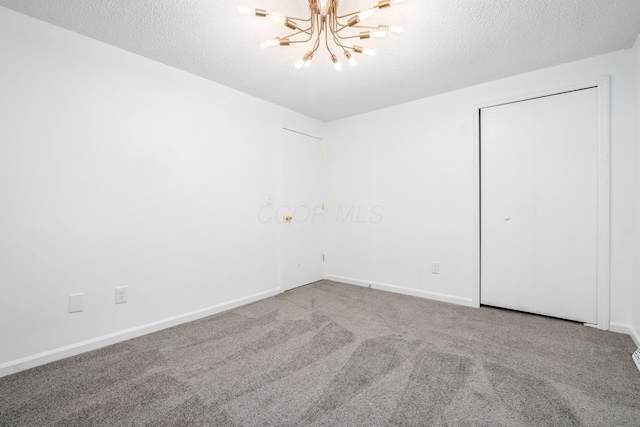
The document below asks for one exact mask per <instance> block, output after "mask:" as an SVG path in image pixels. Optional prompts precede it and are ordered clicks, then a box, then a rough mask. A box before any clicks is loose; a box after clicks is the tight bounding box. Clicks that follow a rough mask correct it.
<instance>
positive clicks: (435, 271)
mask: <svg viewBox="0 0 640 427" xmlns="http://www.w3.org/2000/svg"><path fill="white" fill-rule="evenodd" d="M431 274H440V263H439V262H433V263H431Z"/></svg>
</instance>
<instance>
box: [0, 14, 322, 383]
mask: <svg viewBox="0 0 640 427" xmlns="http://www.w3.org/2000/svg"><path fill="white" fill-rule="evenodd" d="M0 58H1V60H0V61H1V65H0V117H1V118H2V126H0V201H1V202H0V203H1V204H0V236H1V237H0V289H1V290H2V292H1V297H0V374H2V373H3V372H4V373H6V371H7V370H11V369H20V368H24V367H28V366H30V363H29V362H28V360H18V359H21V358H25V357H27V358H29V357H31V356H34V355H38V354H39V353H42V352H48V351H51V350H55V349H58V348H60V347H64V346H69V345H74V344H77V343H80V342H83V341H85V340H91V339H95V338H97V337H101V336H104V335H107V334H113V333H118V332H120V331H124V330H127V329H129V328H135V327H138V326H140V325H144V324H147V323H150V322H157V321H160V320H162V319H166V318H168V317H171V316H178V315H182V314H184V313H189V312H192V311H194V310H199V309H203V308H206V307H210V306H215V305H219V304H223V305H224V304H225V303H228V302H230V301H234V300H237V299H243V298H247V297H250V296H253V295H256V294H257V295H258V296H264V295H268V294H269V293H270V292H271V291H274V290H276V289H277V288H278V286H279V283H278V270H277V258H276V256H277V255H276V254H277V229H276V228H275V227H276V225H275V224H270V225H265V224H261V223H260V222H259V221H258V210H259V208H260V207H261V206H263V205H264V204H265V203H266V200H267V195H268V194H275V193H276V191H277V182H276V180H277V173H276V165H277V141H278V123H279V122H280V121H283V122H286V123H289V124H294V125H296V126H299V127H302V128H305V129H308V130H309V131H311V132H312V133H315V134H318V133H319V132H320V131H321V128H322V125H321V123H319V122H317V121H315V120H311V119H309V118H306V117H304V116H301V115H299V114H296V113H293V112H291V111H288V110H285V109H283V108H280V107H277V106H275V105H273V104H269V103H267V102H264V101H261V100H258V99H256V98H252V97H250V96H248V95H245V94H242V93H239V92H237V91H234V90H232V89H229V88H226V87H224V86H221V85H218V84H215V83H212V82H210V81H207V80H204V79H201V78H198V77H195V76H193V75H190V74H187V73H184V72H182V71H179V70H176V69H173V68H170V67H167V66H164V65H161V64H159V63H156V62H153V61H150V60H148V59H145V58H142V57H140V56H136V55H134V54H131V53H128V52H125V51H122V50H119V49H117V48H114V47H111V46H108V45H106V44H103V43H100V42H97V41H95V40H92V39H89V38H86V37H83V36H80V35H78V34H75V33H72V32H69V31H66V30H63V29H60V28H57V27H54V26H52V25H49V24H46V23H44V22H41V21H37V20H35V19H31V18H29V17H26V16H24V15H20V14H17V13H15V12H13V11H10V10H8V9H5V8H0ZM123 285H125V286H129V302H128V303H127V304H123V305H117V306H116V305H115V304H114V298H115V296H114V288H115V287H116V286H123ZM73 293H84V294H85V305H86V307H85V311H84V312H83V313H78V314H68V313H67V310H68V296H69V294H73ZM245 301H246V300H245ZM116 339H117V338H116ZM83 348H84V349H86V348H87V347H86V346H85V347H83ZM66 354H69V353H68V352H67V353H66ZM42 360H44V359H41V361H42ZM16 361H19V362H24V363H22V364H21V365H20V366H14V365H15V362H16ZM31 365H33V363H31ZM3 368H4V371H3Z"/></svg>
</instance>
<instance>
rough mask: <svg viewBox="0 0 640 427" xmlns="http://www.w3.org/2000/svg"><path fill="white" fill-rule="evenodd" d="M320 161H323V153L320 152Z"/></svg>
mask: <svg viewBox="0 0 640 427" xmlns="http://www.w3.org/2000/svg"><path fill="white" fill-rule="evenodd" d="M320 159H321V160H324V151H321V152H320Z"/></svg>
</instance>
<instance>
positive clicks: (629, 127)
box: [326, 50, 634, 330]
mask: <svg viewBox="0 0 640 427" xmlns="http://www.w3.org/2000/svg"><path fill="white" fill-rule="evenodd" d="M633 61H634V58H633V53H632V51H631V50H626V51H620V52H615V53H611V54H608V55H604V56H600V57H596V58H590V59H586V60H582V61H578V62H574V63H569V64H565V65H562V66H558V67H553V68H549V69H544V70H539V71H536V72H532V73H528V74H524V75H520V76H515V77H511V78H507V79H503V80H499V81H495V82H491V83H487V84H483V85H479V86H475V87H471V88H467V89H463V90H459V91H456V92H451V93H447V94H443V95H439V96H434V97H431V98H426V99H422V100H419V101H415V102H411V103H408V104H404V105H400V106H396V107H393V108H388V109H385V110H380V111H376V112H372V113H368V114H365V115H361V116H357V117H352V118H348V119H345V120H341V121H337V122H333V123H330V124H329V125H328V127H327V129H326V140H327V161H328V167H327V176H328V183H327V193H328V203H329V208H330V209H331V211H330V216H329V225H328V229H327V273H328V275H329V277H330V278H333V279H337V280H344V281H350V282H352V283H356V284H367V283H374V285H375V283H378V284H379V286H380V287H382V288H384V289H392V290H393V289H397V287H401V288H405V289H404V290H403V291H404V292H407V293H411V294H415V295H423V296H427V297H431V298H437V299H441V300H445V301H451V302H456V303H461V304H468V305H469V304H471V303H472V300H473V297H474V277H475V264H474V262H475V258H474V220H475V214H474V106H477V105H480V104H485V103H489V102H493V101H499V100H503V99H507V98H512V97H517V96H522V95H528V94H533V93H536V92H540V91H545V90H550V89H554V88H561V87H563V86H567V85H571V84H575V83H579V82H581V81H585V80H591V79H594V78H597V77H599V76H601V75H605V74H610V75H611V77H612V78H611V85H612V86H611V91H612V94H611V102H612V104H611V126H612V131H611V145H612V190H611V199H612V226H611V239H612V248H611V320H612V322H614V324H613V325H612V328H613V329H618V330H622V329H624V328H625V327H627V329H628V325H629V323H630V321H631V311H630V303H629V300H630V296H631V280H632V267H633V259H632V231H631V227H632V196H633V189H632V188H633V187H632V185H633V173H632V170H633V147H634V93H633V87H634V80H633V79H634V76H633ZM425 78H427V77H425ZM371 90H375V88H371ZM353 205H355V206H362V212H365V213H367V212H370V210H371V208H372V207H373V206H382V207H384V216H383V220H382V221H381V222H380V223H379V224H374V223H372V222H377V220H376V217H374V221H367V215H365V214H363V215H362V216H361V218H360V221H359V222H358V221H355V220H354V219H353V218H352V219H351V220H349V219H347V220H346V221H345V220H344V215H342V217H338V218H337V220H336V213H337V210H338V209H340V208H342V209H343V212H344V211H348V206H353ZM331 214H333V216H331ZM432 261H438V262H440V263H441V272H440V275H432V274H431V262H432ZM384 285H390V286H384ZM616 322H617V324H616Z"/></svg>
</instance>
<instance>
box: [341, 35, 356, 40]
mask: <svg viewBox="0 0 640 427" xmlns="http://www.w3.org/2000/svg"><path fill="white" fill-rule="evenodd" d="M339 37H340V39H342V40H346V39H359V38H360V34H357V35H355V36H339Z"/></svg>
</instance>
